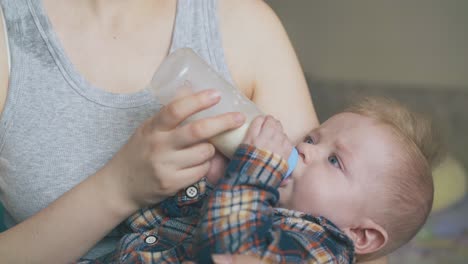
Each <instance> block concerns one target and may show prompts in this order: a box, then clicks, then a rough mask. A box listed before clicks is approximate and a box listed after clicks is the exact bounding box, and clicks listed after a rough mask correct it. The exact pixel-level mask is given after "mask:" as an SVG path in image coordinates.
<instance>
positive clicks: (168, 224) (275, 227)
mask: <svg viewBox="0 0 468 264" xmlns="http://www.w3.org/2000/svg"><path fill="white" fill-rule="evenodd" d="M286 171H287V164H286V161H285V160H284V159H281V158H280V157H279V156H277V155H275V154H272V153H271V152H267V151H264V150H260V149H257V148H255V147H253V146H248V145H241V146H240V147H239V148H238V149H237V151H236V153H235V155H234V157H233V159H232V160H231V162H230V163H229V166H228V169H227V173H226V177H224V179H222V180H221V182H220V183H219V185H218V186H217V187H216V188H215V189H214V190H212V189H213V188H212V186H210V185H209V184H208V183H207V182H206V181H205V180H202V181H200V182H198V183H197V184H196V185H195V186H192V187H195V188H197V189H198V195H197V196H196V197H192V198H190V197H188V195H187V194H186V191H185V190H184V191H181V192H179V193H178V194H177V195H176V196H174V197H172V198H170V199H167V200H165V201H164V202H162V203H161V204H159V205H158V206H155V207H151V208H148V209H142V210H140V211H139V212H138V213H136V214H134V215H133V216H132V217H130V218H129V219H128V220H127V225H128V227H129V229H130V230H129V231H130V232H131V233H129V234H127V235H125V236H124V237H123V238H122V240H121V241H120V243H119V245H118V248H117V251H116V252H114V253H113V254H110V255H109V256H107V257H105V258H102V259H101V260H100V261H95V262H94V263H114V262H115V263H117V262H118V263H180V262H182V261H184V260H195V261H196V262H197V263H211V257H210V256H211V254H214V253H232V254H248V255H253V256H257V257H259V258H261V259H262V260H263V261H264V262H265V263H354V262H355V256H354V246H353V243H352V241H351V240H350V239H349V238H348V237H347V236H346V235H345V234H344V233H342V232H341V231H340V230H339V229H338V228H337V227H336V226H335V225H334V224H333V223H331V222H330V221H328V220H327V219H325V218H323V217H313V216H311V215H308V214H305V213H302V212H297V211H292V210H287V209H280V208H274V207H273V206H274V205H276V203H277V201H278V199H279V193H278V191H277V188H278V187H279V185H280V183H281V180H282V178H283V176H284V174H285V173H286ZM210 192H211V194H209V193H210ZM208 195H209V196H208ZM205 197H209V199H208V200H207V201H205V203H204V200H205V199H204V198H205ZM203 203H204V204H203Z"/></svg>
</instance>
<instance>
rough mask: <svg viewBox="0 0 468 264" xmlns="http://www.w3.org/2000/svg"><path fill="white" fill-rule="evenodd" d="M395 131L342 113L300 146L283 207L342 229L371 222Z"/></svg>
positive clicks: (283, 192)
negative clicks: (368, 218)
mask: <svg viewBox="0 0 468 264" xmlns="http://www.w3.org/2000/svg"><path fill="white" fill-rule="evenodd" d="M394 142H395V141H394V140H393V135H392V134H391V131H390V130H389V129H388V128H387V127H386V126H384V125H382V124H378V123H377V122H376V121H374V120H373V119H371V118H369V117H366V116H362V115H358V114H354V113H340V114H337V115H335V116H333V117H332V118H330V119H329V120H327V121H326V122H325V123H323V124H322V125H321V126H320V127H319V128H317V129H315V130H313V131H312V132H310V133H309V134H308V135H307V137H306V138H305V139H304V142H302V143H299V144H298V145H297V150H298V152H299V155H300V156H301V158H300V159H299V162H298V165H297V167H296V169H295V170H294V171H293V173H292V175H291V177H290V178H289V179H287V180H286V181H284V182H283V183H282V186H281V187H280V188H279V192H280V204H279V206H280V207H284V208H289V209H293V210H298V211H302V212H306V213H310V214H312V215H314V216H324V217H326V218H328V219H330V220H331V221H332V222H334V223H335V224H336V225H338V227H341V228H345V227H353V226H356V225H359V222H360V221H361V220H362V219H363V217H365V216H366V214H367V212H368V210H369V209H370V208H371V207H370V205H371V202H372V198H373V197H376V196H375V195H384V194H383V192H381V190H379V188H381V187H379V186H380V185H375V184H373V183H375V182H376V181H379V180H381V177H383V175H384V172H385V171H386V168H389V166H390V160H391V159H392V155H395V153H397V152H395V151H396V146H395V145H396V144H395V143H394Z"/></svg>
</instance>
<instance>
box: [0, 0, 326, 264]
mask: <svg viewBox="0 0 468 264" xmlns="http://www.w3.org/2000/svg"><path fill="white" fill-rule="evenodd" d="M1 5H2V9H3V13H4V17H5V21H4V25H5V29H4V30H3V31H4V32H1V33H0V36H1V37H0V72H1V75H0V79H1V80H0V83H2V84H3V85H2V86H1V87H0V108H1V109H2V117H1V122H0V123H1V124H0V126H1V127H0V135H1V136H0V138H1V143H0V146H1V149H0V160H1V163H0V194H1V196H0V198H1V202H2V203H3V204H4V206H5V210H6V220H7V225H8V226H9V227H10V229H8V230H7V231H6V232H4V233H2V234H0V256H1V258H2V262H5V263H12V262H19V263H24V262H27V263H36V262H37V263H52V262H53V263H64V262H69V261H71V260H74V259H77V258H79V257H81V256H83V255H87V256H88V257H97V256H99V255H101V254H104V253H106V252H108V251H110V250H112V248H113V245H114V244H115V242H116V241H117V240H118V239H119V232H118V230H117V229H115V227H116V226H117V225H118V224H119V223H120V222H121V221H122V220H124V219H125V218H126V217H128V216H129V215H130V214H131V213H133V212H134V211H135V210H137V209H138V208H141V207H144V206H147V205H149V204H153V203H157V202H159V201H161V200H162V199H164V198H166V197H168V196H169V195H171V194H173V193H174V192H175V191H176V190H178V189H180V188H183V187H186V186H188V185H190V184H191V183H193V182H195V181H197V180H198V179H200V178H201V177H203V176H204V175H205V174H206V173H207V172H208V171H209V168H210V165H212V164H213V163H215V162H211V160H212V158H213V156H214V149H213V146H212V145H210V144H208V143H205V142H206V141H205V140H206V139H207V138H209V137H211V136H213V135H216V134H218V133H221V132H223V131H226V130H228V129H232V128H235V127H238V126H240V125H241V124H242V122H243V119H242V117H239V115H238V114H236V113H230V114H226V115H222V116H219V117H216V118H213V119H209V120H202V121H200V122H197V123H193V124H191V125H188V126H183V127H178V126H177V124H178V123H179V122H180V121H181V120H183V119H184V118H185V117H186V116H187V115H189V114H190V113H193V112H194V111H197V110H201V109H203V108H206V107H209V106H210V105H212V104H214V103H216V100H219V98H217V97H216V95H213V94H212V93H209V92H205V93H201V94H198V95H196V96H191V97H188V98H185V99H183V100H181V101H178V102H176V103H174V104H172V105H171V106H170V107H165V108H163V110H161V111H160V112H158V110H159V108H160V106H158V105H157V103H156V102H154V101H153V99H152V98H151V96H150V94H149V93H148V91H146V90H144V88H143V87H145V85H146V84H147V83H148V82H149V80H150V78H151V76H152V74H153V73H154V71H155V70H156V69H157V67H158V65H159V64H160V63H161V61H162V60H163V59H164V57H165V56H166V55H167V54H168V52H170V51H172V50H174V49H176V48H179V47H191V48H193V49H194V50H195V51H196V52H198V53H199V54H200V55H201V56H202V57H204V58H205V59H206V60H207V61H208V62H209V63H210V64H211V65H212V66H213V67H214V68H215V69H216V70H217V71H218V72H220V73H221V74H222V75H223V76H224V77H225V78H226V79H228V80H229V81H231V82H233V83H234V84H236V86H237V87H238V88H239V89H240V90H241V91H242V92H243V93H244V94H245V95H246V96H247V97H249V98H251V99H252V100H253V101H254V102H255V103H256V104H257V105H258V106H259V107H260V108H261V109H262V110H263V111H264V112H265V113H269V114H271V115H274V116H275V117H277V118H278V119H279V120H281V121H282V122H283V124H285V127H286V129H285V130H286V132H287V133H288V134H289V136H290V137H291V138H293V139H295V140H299V137H300V136H301V135H303V134H304V133H305V132H306V131H308V130H310V129H311V128H312V127H313V126H315V125H317V124H318V122H317V119H316V118H310V117H311V116H315V112H314V109H313V106H312V103H311V101H310V96H309V93H308V89H307V86H306V83H305V80H304V77H303V75H302V71H301V68H300V65H299V63H298V60H297V58H296V56H295V53H294V51H293V49H292V47H291V44H290V42H289V40H288V37H287V35H286V33H285V32H284V29H283V27H282V25H281V23H280V21H279V20H278V18H277V17H276V16H275V15H274V13H273V12H272V10H271V9H270V8H269V7H268V6H267V5H266V4H265V3H263V1H260V0H219V1H216V0H197V1H192V0H179V1H175V0H139V1H106V0H82V1H74V0H43V1H36V0H2V1H1ZM4 36H5V37H4ZM10 59H11V63H10V61H9V60H10ZM7 84H8V85H7ZM207 88H210V87H207ZM286 106H287V107H286ZM155 113H156V114H155ZM306 117H307V118H308V119H307V118H306ZM303 120H308V122H307V123H303ZM200 153H203V154H200ZM96 243H97V244H96ZM19 248H21V252H22V253H21V254H17V253H16V252H18V249H19Z"/></svg>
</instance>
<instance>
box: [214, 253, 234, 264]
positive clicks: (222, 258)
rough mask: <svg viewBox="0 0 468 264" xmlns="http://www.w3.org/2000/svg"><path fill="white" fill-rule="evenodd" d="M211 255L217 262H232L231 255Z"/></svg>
mask: <svg viewBox="0 0 468 264" xmlns="http://www.w3.org/2000/svg"><path fill="white" fill-rule="evenodd" d="M211 257H212V258H213V261H214V263H216V264H232V256H231V255H212V256H211Z"/></svg>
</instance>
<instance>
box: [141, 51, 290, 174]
mask: <svg viewBox="0 0 468 264" xmlns="http://www.w3.org/2000/svg"><path fill="white" fill-rule="evenodd" d="M208 88H214V89H217V90H218V91H219V92H220V95H221V99H220V101H219V102H218V103H217V104H216V105H214V106H212V107H210V108H208V109H205V110H203V111H201V112H198V113H196V114H194V115H192V116H190V117H189V118H188V119H187V120H186V121H187V122H189V121H193V120H197V119H201V118H205V117H211V116H215V115H219V114H222V113H226V112H241V113H243V114H244V115H245V117H246V121H245V123H244V125H242V126H241V127H239V128H237V129H234V130H230V131H227V132H224V133H222V134H219V135H217V136H215V137H213V138H211V139H210V142H211V143H212V144H213V145H214V146H215V147H216V148H217V149H218V150H219V151H220V152H221V153H223V154H224V155H226V156H227V157H228V158H232V156H233V155H234V152H235V151H236V149H237V147H238V146H239V144H240V143H241V141H242V140H243V139H244V135H245V133H246V132H247V129H248V127H249V125H250V122H252V120H253V119H254V118H255V117H256V116H259V115H262V114H263V113H262V112H261V111H260V110H259V109H258V108H257V106H256V105H255V104H254V103H253V102H252V101H250V100H249V99H248V98H247V97H245V96H244V95H243V94H242V93H241V92H240V91H239V90H238V89H236V88H235V87H234V86H232V85H231V84H230V83H229V82H227V81H226V80H224V79H223V78H222V77H221V76H220V75H219V74H218V73H216V72H215V70H213V69H212V68H211V67H210V66H209V65H208V63H206V62H205V61H204V60H203V59H202V58H201V57H199V56H198V55H197V54H196V53H195V52H194V51H193V50H192V49H189V48H182V49H178V50H176V51H174V52H173V53H171V54H170V55H169V56H167V58H166V59H165V60H164V61H163V62H162V64H161V66H160V67H159V69H158V70H157V71H156V73H155V74H154V76H153V78H152V80H151V83H150V85H149V87H148V89H149V90H150V91H151V93H152V94H153V95H154V96H155V97H156V99H157V100H158V101H159V102H160V103H161V104H163V105H167V104H168V103H169V102H171V101H172V100H173V99H174V98H177V97H179V96H183V95H188V94H192V93H195V92H199V91H202V90H204V89H208ZM297 159H298V153H297V150H296V149H295V148H294V149H293V151H292V152H291V155H290V157H289V159H288V173H287V176H289V175H290V174H291V172H292V171H293V169H294V168H295V166H296V163H297ZM287 176H286V177H287Z"/></svg>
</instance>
